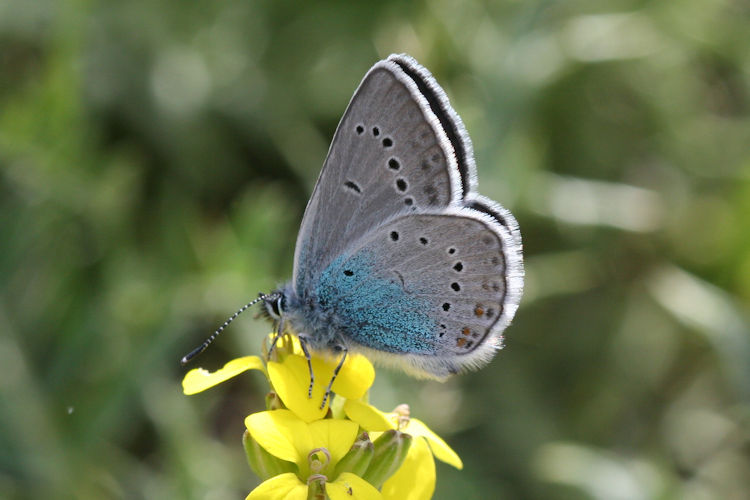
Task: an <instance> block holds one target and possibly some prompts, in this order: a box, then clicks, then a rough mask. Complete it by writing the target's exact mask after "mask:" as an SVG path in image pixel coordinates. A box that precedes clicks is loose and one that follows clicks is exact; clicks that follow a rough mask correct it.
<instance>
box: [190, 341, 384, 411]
mask: <svg viewBox="0 0 750 500" xmlns="http://www.w3.org/2000/svg"><path fill="white" fill-rule="evenodd" d="M272 338H273V335H271V336H269V339H272ZM316 354H317V353H316ZM271 358H272V360H270V361H268V362H267V364H266V366H265V368H264V366H263V361H262V360H261V359H260V358H259V357H258V356H245V357H243V358H238V359H235V360H232V361H230V362H229V363H227V364H226V365H225V366H224V368H221V369H220V370H217V371H215V372H213V373H209V372H208V371H206V370H204V369H202V368H196V369H193V370H190V371H189V372H188V373H187V374H186V375H185V378H184V379H183V381H182V387H183V392H184V393H185V394H188V395H190V394H196V393H198V392H201V391H204V390H206V389H208V388H210V387H213V386H215V385H217V384H219V383H221V382H224V381H225V380H228V379H230V378H232V377H234V376H236V375H239V374H240V373H243V372H245V371H247V370H252V369H254V370H261V371H262V372H264V373H267V376H268V378H269V380H270V382H271V387H272V388H273V390H275V391H276V394H277V395H278V396H279V398H280V399H281V401H282V402H283V403H284V406H285V407H286V408H288V409H290V410H292V411H293V412H294V413H295V414H297V416H298V417H299V418H301V419H302V420H304V421H305V422H312V421H314V420H318V419H320V418H323V417H324V416H325V415H326V412H327V411H328V405H329V403H330V398H329V399H328V400H327V401H326V404H325V406H323V407H322V408H321V403H322V402H323V397H324V394H325V390H326V387H328V383H329V382H330V381H331V378H332V377H333V371H334V369H335V368H336V366H337V365H338V362H339V360H338V359H337V358H335V357H333V356H325V355H315V356H313V357H312V361H311V362H312V367H313V375H314V377H315V381H314V384H313V390H312V397H308V388H309V386H310V370H309V368H308V366H307V360H306V359H305V356H304V353H303V351H302V348H301V347H300V344H299V340H298V339H297V338H296V337H294V336H291V335H283V336H281V337H280V338H279V340H278V342H277V344H276V346H275V348H274V350H273V352H272V353H271ZM374 380H375V369H374V368H373V366H372V363H370V362H369V361H368V360H367V358H365V357H364V356H360V355H356V354H350V355H348V356H347V358H346V361H345V362H344V364H343V366H342V367H341V370H340V371H339V373H338V375H337V376H336V380H335V381H334V382H333V386H332V387H331V390H332V392H334V393H335V394H338V395H339V396H342V397H344V398H347V399H359V398H361V397H362V396H364V395H365V393H366V392H367V389H369V388H370V386H371V385H372V382H373V381H374Z"/></svg>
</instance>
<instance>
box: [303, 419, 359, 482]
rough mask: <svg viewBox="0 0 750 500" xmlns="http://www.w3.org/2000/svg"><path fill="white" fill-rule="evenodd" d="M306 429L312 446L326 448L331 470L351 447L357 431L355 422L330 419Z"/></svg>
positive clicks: (312, 424)
mask: <svg viewBox="0 0 750 500" xmlns="http://www.w3.org/2000/svg"><path fill="white" fill-rule="evenodd" d="M308 428H309V430H310V436H311V437H312V444H313V446H314V447H316V448H326V449H327V450H328V452H329V453H330V454H331V465H330V468H331V470H333V467H335V466H336V463H337V462H338V461H339V460H341V458H342V457H343V456H344V455H346V453H347V452H348V451H349V449H350V448H351V447H352V445H353V444H354V440H355V439H357V431H358V430H359V426H358V425H357V424H356V423H355V422H352V421H350V420H334V419H330V418H327V419H325V420H318V421H317V422H313V423H311V424H310V425H309V427H308Z"/></svg>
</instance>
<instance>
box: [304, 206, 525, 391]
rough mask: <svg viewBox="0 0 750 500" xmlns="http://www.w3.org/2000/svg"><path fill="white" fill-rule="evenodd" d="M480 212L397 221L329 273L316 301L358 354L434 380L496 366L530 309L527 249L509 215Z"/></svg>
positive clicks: (417, 216)
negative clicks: (507, 336)
mask: <svg viewBox="0 0 750 500" xmlns="http://www.w3.org/2000/svg"><path fill="white" fill-rule="evenodd" d="M476 203H477V205H476V208H459V209H450V210H449V211H448V212H447V213H446V212H441V213H433V214H414V215H404V216H399V217H396V218H395V219H392V220H390V221H389V222H387V223H386V224H384V225H382V226H380V227H379V228H378V229H376V230H374V231H371V232H370V233H368V234H367V236H365V237H364V238H363V239H362V240H361V241H360V242H359V245H358V246H357V247H356V248H351V249H350V253H348V254H346V256H344V257H343V258H339V259H337V260H336V261H334V262H333V263H332V265H331V266H329V267H328V268H327V269H326V270H325V271H324V272H323V275H322V279H321V280H320V282H319V284H318V286H317V287H316V290H315V292H316V296H317V297H319V298H320V299H321V300H322V301H323V304H324V306H325V307H326V308H330V309H331V310H335V311H336V315H337V322H338V325H337V328H338V329H339V330H340V331H341V332H342V334H343V337H344V338H345V339H346V342H347V343H348V344H349V347H350V349H353V350H360V351H363V352H364V353H365V354H367V355H369V356H371V357H374V358H376V359H380V360H382V361H383V362H385V363H387V364H392V365H397V366H399V367H401V368H404V369H405V370H406V371H408V372H410V373H412V374H415V375H417V376H423V377H433V378H443V377H446V376H448V375H450V374H452V373H457V372H459V371H463V370H465V369H470V368H476V367H479V366H481V365H483V364H485V363H486V362H487V361H489V360H490V359H491V358H492V356H493V355H494V353H495V351H496V350H497V349H498V348H499V347H501V344H502V336H501V334H502V331H503V330H504V329H505V327H506V326H507V325H508V323H509V322H510V320H511V319H512V318H513V315H514V314H515V311H516V308H517V307H518V302H519V300H520V295H521V289H522V277H523V268H522V263H521V244H520V241H519V239H518V235H517V231H515V229H516V226H515V221H514V220H513V219H512V216H511V215H510V214H509V213H507V212H504V213H502V212H501V213H499V215H500V216H502V219H501V220H502V221H503V223H501V222H500V220H499V219H498V218H497V217H495V216H494V215H493V213H496V212H497V207H493V206H492V205H488V204H485V203H484V202H480V201H477V202H476ZM480 203H481V205H480ZM477 208H481V209H486V210H484V211H480V210H478V209H477ZM383 353H387V355H382V354H383Z"/></svg>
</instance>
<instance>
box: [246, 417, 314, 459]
mask: <svg viewBox="0 0 750 500" xmlns="http://www.w3.org/2000/svg"><path fill="white" fill-rule="evenodd" d="M245 426H246V427H247V430H248V431H250V435H251V436H252V437H253V439H255V440H256V441H257V442H258V444H259V445H260V446H262V447H263V448H264V449H265V450H266V451H267V452H268V453H270V454H271V455H273V456H275V457H278V458H280V459H282V460H287V461H289V462H294V463H296V464H297V465H306V464H307V454H308V453H309V452H310V450H312V449H313V442H312V437H311V436H310V431H309V429H308V427H307V424H306V423H305V422H304V421H302V420H300V419H299V418H297V416H296V415H294V413H292V412H291V411H289V410H272V411H262V412H259V413H253V414H252V415H249V416H248V417H247V418H246V419H245Z"/></svg>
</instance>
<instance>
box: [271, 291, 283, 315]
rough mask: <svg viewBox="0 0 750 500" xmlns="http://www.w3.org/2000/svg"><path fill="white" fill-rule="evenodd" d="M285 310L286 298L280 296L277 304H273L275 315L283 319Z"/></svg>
mask: <svg viewBox="0 0 750 500" xmlns="http://www.w3.org/2000/svg"><path fill="white" fill-rule="evenodd" d="M283 310H284V296H283V295H282V296H280V297H279V298H278V299H276V302H274V303H273V313H274V314H275V315H276V316H278V317H281V313H282V311H283Z"/></svg>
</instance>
